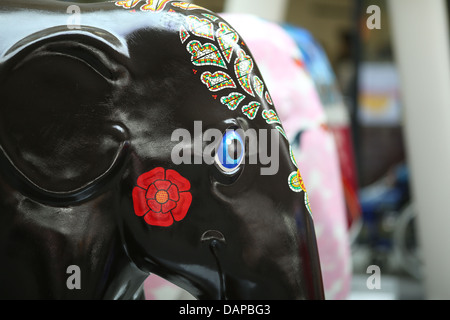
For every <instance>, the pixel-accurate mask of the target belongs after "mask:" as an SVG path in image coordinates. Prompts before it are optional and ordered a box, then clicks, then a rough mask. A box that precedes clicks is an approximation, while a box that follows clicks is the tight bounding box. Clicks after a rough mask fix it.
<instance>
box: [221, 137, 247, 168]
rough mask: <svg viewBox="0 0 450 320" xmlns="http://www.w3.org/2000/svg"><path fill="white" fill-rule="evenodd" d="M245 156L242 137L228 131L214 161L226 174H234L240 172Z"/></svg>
mask: <svg viewBox="0 0 450 320" xmlns="http://www.w3.org/2000/svg"><path fill="white" fill-rule="evenodd" d="M244 154H245V148H244V142H243V140H242V137H241V136H240V135H239V133H237V132H236V131H235V130H227V131H226V132H225V133H224V135H223V137H222V141H221V142H220V145H219V148H218V149H217V153H216V156H215V158H214V160H215V161H216V164H217V166H218V167H219V168H220V169H221V170H222V171H223V172H224V173H225V174H234V173H236V172H237V171H238V170H239V166H240V165H241V163H242V160H243V159H244Z"/></svg>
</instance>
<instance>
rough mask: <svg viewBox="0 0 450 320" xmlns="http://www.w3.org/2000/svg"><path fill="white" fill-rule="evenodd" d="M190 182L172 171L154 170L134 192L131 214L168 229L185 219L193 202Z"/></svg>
mask: <svg viewBox="0 0 450 320" xmlns="http://www.w3.org/2000/svg"><path fill="white" fill-rule="evenodd" d="M190 188H191V184H190V182H189V181H188V180H187V179H186V178H184V177H182V176H181V175H180V174H179V173H178V172H176V171H175V170H170V169H168V170H165V169H164V168H160V167H159V168H155V169H153V170H151V171H149V172H146V173H144V174H142V175H141V176H140V177H139V178H138V179H137V186H136V187H134V189H133V205H134V212H135V213H136V215H137V216H139V217H142V216H143V217H144V220H145V222H147V223H148V224H150V225H153V226H160V227H169V226H171V225H172V224H173V222H174V221H181V220H183V219H184V217H185V216H186V214H187V212H188V210H189V206H190V205H191V202H192V195H191V193H190V192H189V189H190Z"/></svg>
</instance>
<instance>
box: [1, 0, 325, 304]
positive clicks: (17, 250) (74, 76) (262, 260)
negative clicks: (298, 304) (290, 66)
mask: <svg viewBox="0 0 450 320" xmlns="http://www.w3.org/2000/svg"><path fill="white" fill-rule="evenodd" d="M0 25H1V27H2V33H1V34H0V147H1V152H0V298H6V299H15V298H19V299H135V298H142V297H143V295H142V284H143V281H144V280H145V279H146V277H147V276H148V275H149V274H150V273H155V274H157V275H159V276H161V277H163V278H165V279H167V280H169V281H171V282H173V283H174V284H176V285H178V286H180V287H182V288H184V289H186V290H187V291H188V292H190V293H191V294H192V295H193V296H195V297H196V298H198V299H323V298H324V297H323V288H322V280H321V270H320V262H319V258H318V254H317V247H316V240H315V234H314V226H313V220H312V217H311V214H310V210H309V205H308V200H307V194H306V191H305V188H304V186H303V183H302V181H301V176H300V174H299V172H298V169H297V167H296V164H295V160H294V159H293V156H292V154H291V153H290V147H289V143H288V141H287V140H286V138H285V136H284V135H283V133H284V132H283V129H282V125H281V123H280V121H279V119H278V117H277V114H276V110H275V108H274V106H273V102H272V100H271V98H270V94H269V92H268V90H267V88H266V87H265V84H264V81H263V78H262V76H261V74H260V72H259V71H258V68H257V65H256V64H255V62H254V61H253V58H252V55H251V53H250V52H249V50H248V48H247V47H246V45H245V42H244V41H243V39H241V38H240V36H239V35H238V33H237V32H236V31H235V30H234V29H233V28H232V26H230V25H229V24H227V22H226V21H224V20H223V19H221V18H220V17H219V16H218V15H216V14H214V13H213V12H210V11H208V10H206V9H203V8H201V7H199V6H196V5H193V4H190V3H186V2H179V1H163V0H159V1H157V0H147V1H143V0H129V1H115V2H114V1H112V2H103V3H90V4H83V3H69V2H61V1H44V0H43V1H36V0H0ZM252 130H253V131H252ZM208 132H209V133H210V134H209V135H208ZM217 132H219V133H220V136H219V137H217ZM247 132H253V133H256V134H257V137H256V138H260V139H259V140H258V144H257V145H256V146H257V147H255V143H252V139H251V138H252V136H250V135H247ZM262 133H267V137H266V139H264V134H262ZM213 138H214V139H213ZM261 141H263V142H264V143H261ZM253 142H254V141H253ZM252 146H253V147H252ZM265 146H266V150H265V155H266V157H265V158H264V157H263V154H264V153H263V151H264V150H263V149H264V148H265ZM270 150H271V151H272V154H271V155H269V151H270ZM275 156H277V157H275ZM252 157H253V160H255V159H256V161H253V162H252ZM264 159H265V160H266V161H262V160H264ZM267 159H269V160H270V161H267ZM264 170H265V171H264ZM75 276H78V278H77V277H75ZM71 281H74V282H73V283H71ZM77 281H78V283H77Z"/></svg>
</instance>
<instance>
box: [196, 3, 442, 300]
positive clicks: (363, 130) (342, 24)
mask: <svg viewBox="0 0 450 320" xmlns="http://www.w3.org/2000/svg"><path fill="white" fill-rule="evenodd" d="M190 2H192V3H194V4H197V5H200V6H202V7H205V8H207V9H210V10H212V11H213V12H216V13H220V14H222V13H224V18H225V20H227V21H229V22H230V24H231V25H232V26H233V27H234V28H235V29H236V30H237V32H238V33H239V34H241V35H242V36H243V39H244V40H245V41H248V46H249V48H250V50H251V51H252V53H253V54H254V56H255V60H256V63H257V64H258V65H260V64H261V66H260V69H261V72H262V75H263V77H264V78H265V79H266V74H265V70H266V67H264V64H265V63H266V62H264V61H262V59H261V62H260V61H259V60H258V54H256V53H257V52H258V50H260V49H258V48H257V47H256V45H253V46H254V48H255V52H253V49H252V39H251V38H252V34H251V33H249V32H250V31H249V30H245V29H246V23H247V24H251V23H253V22H251V21H252V20H251V19H250V18H249V16H245V15H250V16H253V17H257V18H258V19H260V21H264V22H265V23H272V24H275V25H278V26H281V27H282V28H283V30H284V31H286V32H287V34H289V35H290V36H291V37H292V39H293V40H294V42H295V43H296V44H297V46H298V48H299V49H300V50H299V51H300V55H301V58H300V65H301V66H302V69H303V70H304V71H305V72H306V73H308V76H309V77H310V79H311V80H312V81H313V82H314V87H315V90H316V92H317V95H318V96H319V97H320V102H321V107H322V108H323V111H324V113H325V120H324V121H325V125H326V130H327V131H328V132H331V133H332V135H333V136H334V139H335V140H334V145H335V147H336V149H335V150H336V153H337V157H338V160H339V173H340V177H341V179H342V185H341V187H340V188H341V189H342V197H343V198H344V202H345V219H346V229H345V232H346V236H347V237H346V238H345V239H346V240H345V241H347V242H348V245H349V247H350V251H349V254H348V255H347V256H346V255H345V254H343V256H341V257H340V259H349V260H350V261H349V264H350V266H346V267H344V268H347V269H348V270H347V271H348V272H349V273H350V277H349V278H346V279H348V281H349V285H348V290H345V289H342V288H344V287H345V285H343V284H342V283H339V285H338V284H336V283H334V284H332V285H330V288H326V291H327V292H326V294H327V298H331V299H333V298H336V299H374V300H375V299H392V300H394V299H449V298H450V276H447V272H448V271H447V270H450V259H449V258H448V256H449V255H448V250H449V249H448V248H449V247H450V246H449V245H450V241H449V237H450V232H449V231H448V227H449V226H450V216H449V214H450V212H449V211H450V210H449V204H448V203H447V202H448V201H449V200H450V188H449V187H448V182H449V181H450V179H449V178H450V151H449V150H450V146H449V142H450V126H449V125H448V124H449V122H448V120H449V119H450V94H449V92H450V90H449V89H450V76H449V75H450V67H449V41H448V36H449V25H448V3H447V1H444V0H431V1H424V0H376V1H375V0H372V1H368V0H367V1H366V0H276V1H271V0H246V1H240V0H192V1H190ZM238 19H241V20H242V24H241V23H239V20H238ZM246 19H247V20H246ZM245 21H247V22H245ZM267 26H268V28H269V27H270V24H268V25H267ZM240 28H241V29H240ZM258 32H259V33H260V35H261V34H262V35H264V33H265V32H266V31H265V30H264V27H260V28H259V29H258ZM298 33H303V40H302V39H300V38H301V37H300V38H298V37H297V36H298ZM244 34H245V35H244ZM267 34H270V32H269V29H267ZM305 36H306V40H305ZM249 38H250V39H249ZM269 45H270V44H268V46H269ZM278 50H280V49H278ZM320 54H321V55H320ZM273 59H274V60H277V56H276V55H273ZM280 60H281V59H280ZM267 77H268V78H270V77H271V75H267ZM266 82H267V85H268V88H269V90H270V92H271V94H272V95H276V92H274V91H275V90H277V88H274V89H271V86H270V82H271V81H268V80H266ZM273 87H275V85H273ZM299 90H301V88H299ZM274 102H275V105H276V107H277V110H278V108H279V107H278V104H277V101H276V99H275V97H274ZM280 104H281V103H280ZM279 113H282V111H280V110H279ZM283 121H284V120H283ZM322 126H323V124H322ZM299 136H300V134H297V135H293V136H290V138H292V140H293V141H292V143H294V144H295V143H298V139H299ZM295 139H297V140H295ZM300 148H301V147H300ZM305 148H306V146H305ZM299 157H300V158H302V156H301V155H300V156H299ZM299 157H297V158H299ZM297 160H298V162H299V166H300V169H301V163H302V161H301V159H297ZM301 170H302V169H301ZM308 170H309V169H308V168H307V169H306V171H308ZM302 174H303V172H302ZM308 179H309V178H308ZM310 181H312V178H311V180H310ZM308 182H309V181H307V180H306V179H305V183H306V187H307V188H310V187H309V185H308ZM310 184H311V185H312V184H314V182H310ZM313 187H314V186H313ZM323 201H324V200H323ZM314 206H315V204H314V203H313V201H311V207H312V211H313V215H314ZM327 214H329V215H331V216H332V215H333V212H328V213H327ZM321 219H322V218H321ZM324 219H326V217H324ZM319 220H320V219H319ZM321 223H322V222H321V221H319V222H318V223H317V224H318V225H319V226H318V227H316V228H318V229H320V230H321V227H320V224H321ZM320 230H319V231H320ZM316 232H318V231H317V230H316ZM332 232H333V230H331V231H329V232H328V233H332ZM328 233H327V234H328ZM344 245H346V244H344ZM319 247H320V244H319ZM319 250H320V249H319ZM326 254H327V253H326V250H325V249H324V251H323V254H321V260H322V263H323V265H322V268H324V269H325V273H326V270H327V268H329V267H330V268H331V266H330V265H331V264H332V263H333V261H328V260H327V256H326ZM328 264H330V265H328ZM374 266H375V267H374ZM334 280H335V279H334ZM340 280H341V282H342V280H343V278H341V279H340ZM327 281H328V280H327ZM329 281H330V282H332V281H333V279H332V276H330V280H329ZM345 281H347V280H345ZM333 286H334V287H333ZM339 290H340V291H341V292H342V293H343V295H340V296H339V295H335V293H337V292H338V291H339Z"/></svg>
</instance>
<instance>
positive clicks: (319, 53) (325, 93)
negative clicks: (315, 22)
mask: <svg viewBox="0 0 450 320" xmlns="http://www.w3.org/2000/svg"><path fill="white" fill-rule="evenodd" d="M282 27H283V28H284V29H285V30H286V31H287V32H288V33H289V35H290V36H291V37H292V38H293V39H294V41H295V42H296V44H297V46H298V47H299V49H300V51H301V53H302V55H303V59H304V63H305V66H306V69H307V71H308V72H309V74H310V75H311V77H312V79H313V81H314V83H315V84H316V87H317V90H318V92H319V96H320V99H321V101H322V104H323V105H324V107H325V108H326V107H327V105H332V104H336V103H341V100H342V96H341V93H340V92H339V90H338V88H337V85H336V83H337V82H336V77H335V74H334V71H333V68H332V67H331V64H330V62H329V60H328V56H327V54H326V53H325V51H324V50H323V48H322V46H321V45H320V44H319V43H318V42H317V41H316V40H315V39H314V37H313V36H312V34H311V33H310V32H309V31H307V30H305V29H303V28H299V27H297V26H293V25H290V24H283V25H282Z"/></svg>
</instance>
